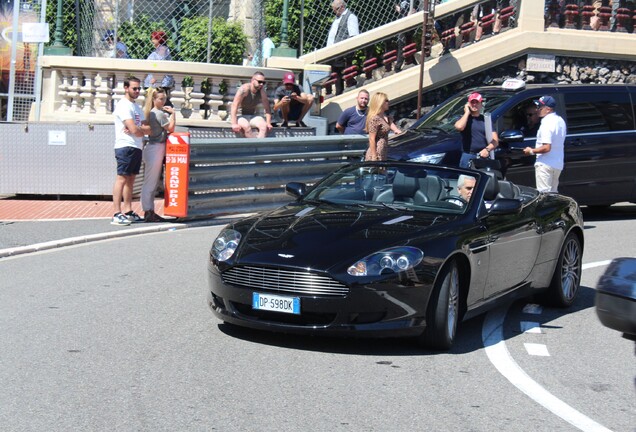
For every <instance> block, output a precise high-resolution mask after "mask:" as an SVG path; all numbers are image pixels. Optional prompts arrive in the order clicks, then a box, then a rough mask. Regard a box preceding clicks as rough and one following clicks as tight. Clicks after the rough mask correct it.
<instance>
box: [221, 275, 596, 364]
mask: <svg viewBox="0 0 636 432" xmlns="http://www.w3.org/2000/svg"><path fill="white" fill-rule="evenodd" d="M595 292H596V291H595V290H594V289H593V288H590V287H586V286H581V287H580V289H579V293H578V295H577V298H576V300H575V302H574V304H573V305H572V306H571V307H570V308H568V309H560V308H549V307H545V308H544V309H543V313H542V314H541V315H537V316H533V320H534V321H538V322H539V323H540V324H542V325H543V324H546V325H549V324H548V323H550V322H551V321H554V320H556V319H557V318H559V317H561V316H564V315H567V314H573V313H577V312H579V311H582V310H584V309H588V308H591V307H594V296H595ZM532 302H536V299H533V298H527V299H522V300H519V301H517V302H515V303H513V304H512V306H511V307H510V309H509V311H508V314H507V316H506V322H507V325H506V326H505V327H506V328H507V329H508V331H506V332H504V334H505V339H506V340H507V339H512V338H514V337H517V336H519V335H520V334H521V333H522V332H521V330H520V325H519V321H521V320H524V319H528V317H527V316H525V314H523V313H522V309H523V307H524V306H525V305H526V304H528V303H532ZM510 320H512V322H510ZM483 321H484V316H483V315H480V316H478V317H475V318H473V319H470V320H468V321H464V322H463V323H461V324H460V326H459V329H458V332H457V338H456V340H455V344H454V345H453V347H452V349H451V350H450V351H447V352H446V351H435V350H430V349H426V348H422V347H420V346H419V345H418V344H417V341H416V340H415V339H413V338H384V339H373V338H353V337H349V338H344V337H343V338H339V337H331V336H329V337H328V336H305V335H292V334H282V333H272V332H268V331H263V330H253V329H248V328H243V327H239V326H235V325H231V324H226V323H223V324H219V329H220V330H221V332H223V333H225V334H226V335H228V336H231V337H234V338H238V339H241V340H244V341H247V342H254V343H259V344H265V345H270V346H278V347H281V348H289V349H297V350H303V351H317V352H326V353H333V354H350V355H365V356H395V357H399V356H421V355H426V356H431V355H439V354H447V355H458V354H466V353H470V352H474V351H478V350H480V349H482V348H483V347H484V346H483V343H482V336H481V332H482V326H483ZM599 325H600V323H599ZM378 363H379V364H388V363H390V362H388V363H387V362H378ZM388 365H390V364H388ZM394 367H396V366H394Z"/></svg>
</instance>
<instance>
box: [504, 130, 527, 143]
mask: <svg viewBox="0 0 636 432" xmlns="http://www.w3.org/2000/svg"><path fill="white" fill-rule="evenodd" d="M523 139H524V136H523V132H521V131H520V130H517V129H510V130H505V131H503V132H502V133H500V134H499V141H501V142H504V143H508V144H510V143H518V142H523Z"/></svg>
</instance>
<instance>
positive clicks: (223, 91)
mask: <svg viewBox="0 0 636 432" xmlns="http://www.w3.org/2000/svg"><path fill="white" fill-rule="evenodd" d="M219 93H221V94H222V95H226V94H227V82H226V81H225V80H222V81H221V82H220V83H219Z"/></svg>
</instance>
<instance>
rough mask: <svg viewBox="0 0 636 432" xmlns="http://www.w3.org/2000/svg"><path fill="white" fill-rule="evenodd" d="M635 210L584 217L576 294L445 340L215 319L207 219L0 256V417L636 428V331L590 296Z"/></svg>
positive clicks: (144, 425)
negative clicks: (437, 347) (601, 313)
mask: <svg viewBox="0 0 636 432" xmlns="http://www.w3.org/2000/svg"><path fill="white" fill-rule="evenodd" d="M635 215H636V211H634V208H633V206H631V207H627V210H625V209H619V210H614V209H613V210H612V211H611V212H610V213H607V214H604V215H602V216H599V217H596V216H594V215H587V214H586V232H585V234H586V245H585V254H584V263H586V264H588V266H590V265H591V267H590V268H588V269H586V270H585V271H584V273H583V286H582V289H581V292H580V295H579V297H578V299H577V301H576V303H575V305H574V306H573V307H572V308H571V309H569V310H567V311H562V310H557V309H540V308H534V307H528V302H527V301H525V302H517V303H514V304H513V305H511V306H510V308H502V309H499V310H496V311H493V312H491V313H489V314H487V315H485V316H481V317H478V318H476V319H473V320H471V321H468V322H466V323H464V324H463V325H462V326H461V327H460V329H459V337H458V340H457V343H456V345H455V346H454V348H453V349H452V350H451V351H450V352H448V353H438V352H432V351H423V350H421V349H418V348H417V347H415V346H414V345H413V344H412V342H411V341H409V340H355V339H331V338H305V337H297V336H287V335H276V334H269V333H263V332H256V331H248V330H244V329H240V328H236V327H233V326H227V325H224V324H221V323H220V322H218V321H217V320H216V319H215V318H214V317H213V316H212V314H211V312H210V311H209V310H208V308H207V306H206V304H205V290H206V260H207V254H208V249H209V246H210V244H211V242H212V240H213V238H214V236H215V234H216V233H217V232H218V230H219V229H220V227H218V226H217V227H203V228H192V229H179V230H174V231H165V232H159V233H153V234H147V235H143V236H131V237H124V238H115V239H109V240H105V241H99V242H92V243H85V244H79V245H76V246H70V247H62V248H55V249H51V250H47V251H44V252H36V253H30V254H23V255H18V256H14V257H8V258H3V259H0V281H1V289H0V326H1V327H2V332H1V334H2V338H0V382H1V383H2V386H1V387H0V424H1V425H2V430H6V431H25V430H26V431H41V430H54V431H56V430H60V431H62V430H64V431H68V430H82V431H84V430H108V431H111V430H125V431H128V430H140V431H159V430H170V431H174V430H201V431H210V430H219V431H230V430H231V431H253V430H289V431H296V430H298V431H301V430H302V431H339V430H342V431H363V430H364V431H404V430H436V431H437V430H438V431H446V430H461V431H493V430H505V431H528V430H546V431H548V430H549V431H576V430H612V431H630V432H633V431H634V430H636V429H635V427H636V403H635V401H636V397H635V396H636V389H635V388H634V377H635V376H636V370H635V368H634V365H635V364H636V362H635V361H634V343H633V342H630V341H628V340H626V339H623V338H621V336H620V334H619V333H617V332H614V331H612V330H610V329H607V328H605V327H603V326H602V325H600V323H599V321H598V319H597V317H596V315H595V311H594V307H593V304H594V303H593V302H594V300H593V299H594V286H595V285H596V282H597V280H598V277H599V276H600V275H601V274H602V272H603V270H604V268H605V267H604V264H603V262H604V261H606V260H610V259H612V258H615V257H619V256H632V257H636V242H635V235H634V234H633V232H634V230H633V217H634V216H635ZM1 236H2V235H0V237H1ZM533 322H534V323H539V325H538V330H539V332H534V331H529V329H532V328H533V327H532V325H529V324H522V323H533ZM524 330H525V331H524ZM498 332H499V333H501V340H500V341H497V333H498ZM539 346H542V347H543V348H538V347H539ZM502 347H503V348H504V349H505V350H504V351H502V350H501V348H502ZM530 348H531V349H530ZM506 353H508V354H507V355H508V356H509V358H507V357H506ZM537 353H540V354H541V355H538V354H537ZM546 353H547V355H545V354H546ZM510 359H512V366H511V363H510V362H509V360H510ZM529 383H530V384H529ZM532 383H534V384H532ZM528 386H530V387H528ZM528 389H530V390H528ZM546 394H547V395H548V396H546ZM550 396H551V397H550ZM588 420H589V421H588Z"/></svg>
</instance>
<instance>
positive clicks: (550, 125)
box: [523, 95, 567, 192]
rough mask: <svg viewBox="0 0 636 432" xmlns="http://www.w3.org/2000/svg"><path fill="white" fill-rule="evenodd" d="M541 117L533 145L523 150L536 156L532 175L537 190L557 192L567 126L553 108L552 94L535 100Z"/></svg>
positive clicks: (554, 104)
mask: <svg viewBox="0 0 636 432" xmlns="http://www.w3.org/2000/svg"><path fill="white" fill-rule="evenodd" d="M535 105H536V106H537V112H538V114H539V117H541V126H539V131H538V132H537V141H536V143H535V147H534V148H532V147H526V148H524V149H523V152H524V153H525V154H526V155H528V156H533V155H536V156H537V160H536V162H535V163H534V175H535V180H536V183H537V190H538V191H539V192H557V188H558V186H559V176H560V175H561V171H562V170H563V151H564V149H563V146H564V144H565V136H566V134H567V128H566V126H565V121H564V120H563V118H561V116H559V115H558V114H557V113H556V112H554V110H555V109H556V106H557V103H556V100H555V99H554V98H553V97H552V96H547V95H546V96H541V97H540V98H539V100H537V101H535Z"/></svg>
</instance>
